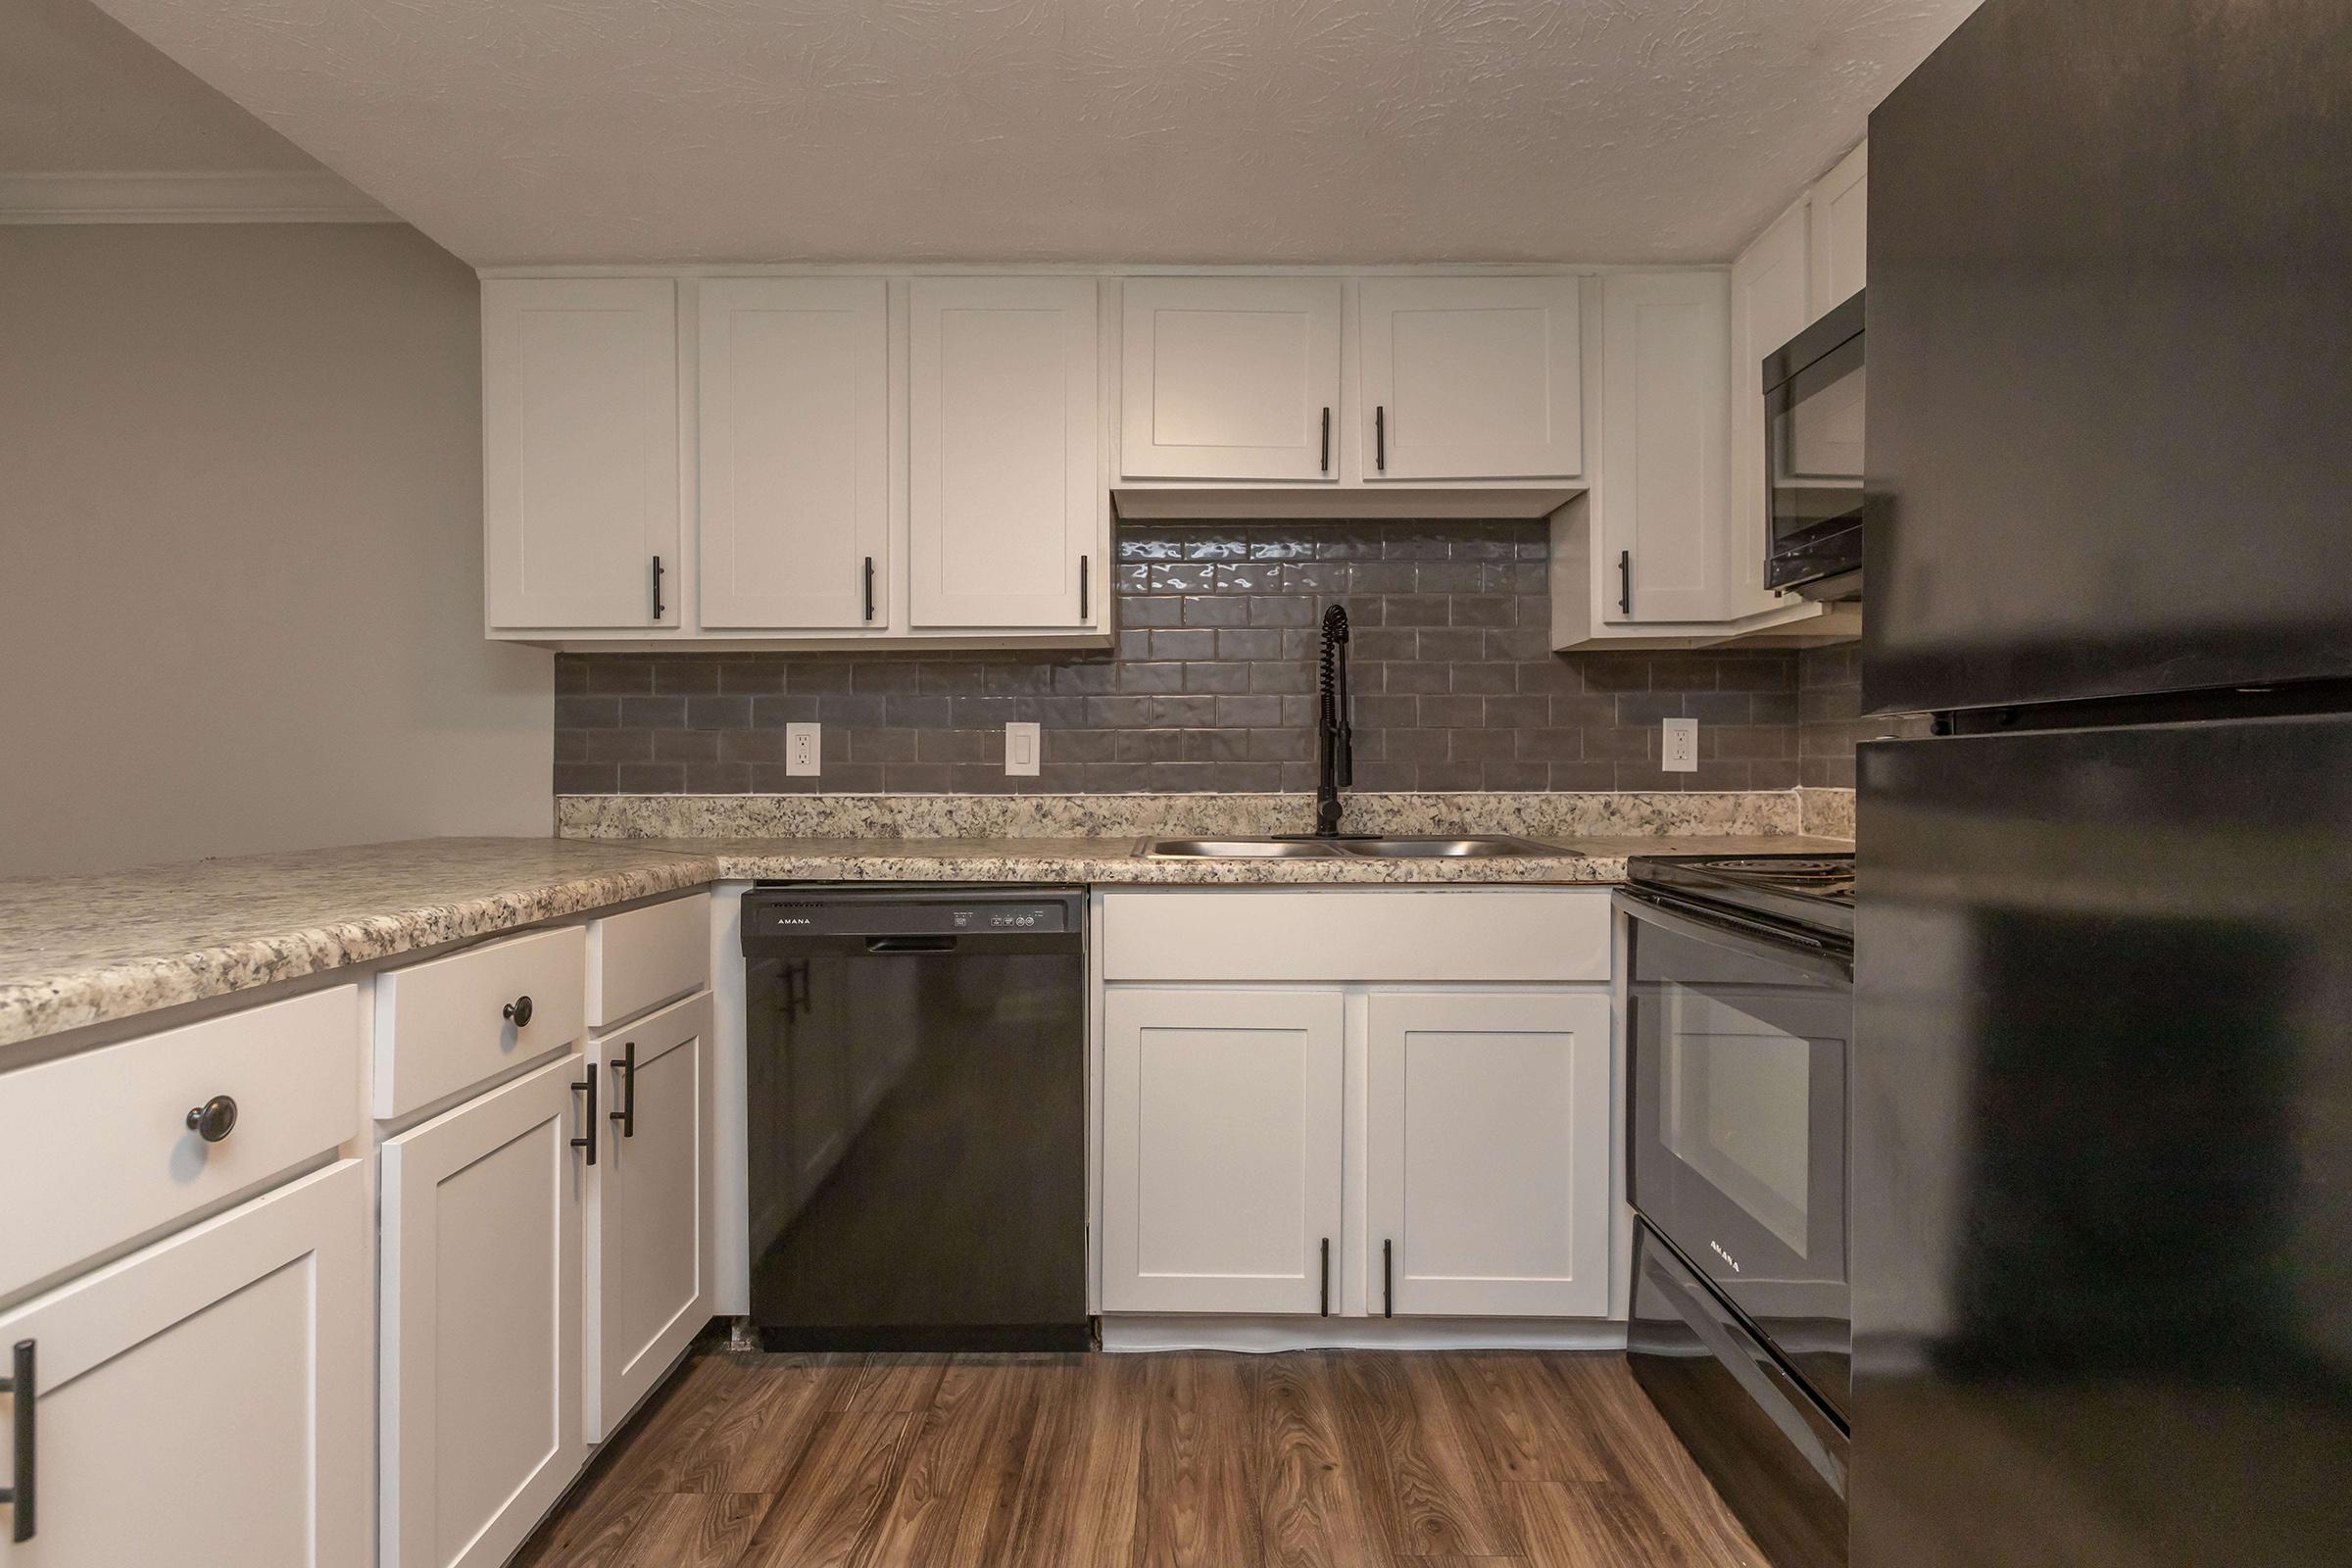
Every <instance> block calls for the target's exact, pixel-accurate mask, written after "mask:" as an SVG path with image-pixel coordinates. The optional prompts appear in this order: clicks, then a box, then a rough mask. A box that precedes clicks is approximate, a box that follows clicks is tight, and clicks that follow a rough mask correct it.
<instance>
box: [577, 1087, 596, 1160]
mask: <svg viewBox="0 0 2352 1568" xmlns="http://www.w3.org/2000/svg"><path fill="white" fill-rule="evenodd" d="M571 1087H572V1092H573V1093H574V1094H577V1093H578V1092H579V1091H581V1090H583V1089H585V1090H586V1091H588V1114H587V1115H586V1116H585V1117H584V1118H582V1120H581V1122H580V1126H581V1127H582V1128H583V1129H584V1130H585V1135H584V1136H582V1137H579V1138H574V1139H573V1140H572V1141H571V1147H572V1148H574V1149H585V1150H586V1151H588V1163H589V1164H591V1165H593V1164H595V1163H596V1069H595V1068H594V1067H590V1068H589V1069H588V1076H587V1077H585V1078H582V1079H581V1080H580V1081H579V1082H578V1083H576V1084H573V1085H572V1086H571Z"/></svg>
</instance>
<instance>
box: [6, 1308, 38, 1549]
mask: <svg viewBox="0 0 2352 1568" xmlns="http://www.w3.org/2000/svg"><path fill="white" fill-rule="evenodd" d="M10 1359H11V1360H12V1361H13V1362H14V1363H15V1365H14V1367H13V1368H12V1372H13V1375H12V1376H9V1377H5V1378H0V1394H6V1395H9V1396H11V1397H14V1398H15V1399H16V1401H17V1408H16V1429H17V1462H16V1474H15V1475H14V1476H12V1477H11V1478H10V1480H11V1483H12V1484H11V1485H9V1486H5V1487H0V1505H5V1506H8V1507H12V1508H14V1509H15V1510H16V1521H15V1524H14V1526H13V1527H12V1528H11V1530H10V1531H9V1539H10V1540H11V1541H30V1540H31V1539H32V1531H33V1525H34V1520H33V1509H32V1501H33V1498H32V1486H33V1465H32V1404H33V1399H34V1398H35V1397H37V1396H38V1394H39V1392H40V1391H39V1389H38V1388H37V1387H35V1380H34V1378H33V1375H32V1341H30V1340H19V1341H18V1342H17V1348H16V1352H15V1354H14V1355H13V1356H11V1357H10Z"/></svg>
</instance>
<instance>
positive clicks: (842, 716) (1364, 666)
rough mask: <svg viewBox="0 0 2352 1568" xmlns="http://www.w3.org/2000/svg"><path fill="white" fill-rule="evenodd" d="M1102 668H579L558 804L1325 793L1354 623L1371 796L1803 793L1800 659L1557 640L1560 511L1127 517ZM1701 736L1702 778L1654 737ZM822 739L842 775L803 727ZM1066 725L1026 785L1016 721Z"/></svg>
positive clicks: (587, 660) (667, 658) (815, 662)
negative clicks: (568, 799) (576, 800)
mask: <svg viewBox="0 0 2352 1568" xmlns="http://www.w3.org/2000/svg"><path fill="white" fill-rule="evenodd" d="M1118 548H1119V569H1118V580H1117V589H1118V595H1119V600H1118V624H1119V627H1120V631H1119V639H1118V647H1117V648H1116V649H1115V650H1114V651H1112V652H1110V653H1107V654H1020V653H1004V654H965V655H954V654H934V655H929V656H921V655H872V656H864V657H853V656H850V655H843V654H832V655H821V654H776V655H765V656H760V655H737V656H734V657H731V658H730V657H726V656H717V655H662V656H660V657H656V658H648V657H644V656H627V655H609V654H607V655H584V654H583V655H565V656H564V657H563V658H562V659H560V660H559V661H558V662H557V664H556V690H557V697H556V769H555V778H556V788H557V790H558V792H559V793H562V794H609V793H612V792H614V791H619V792H622V793H638V792H646V793H662V792H667V793H678V792H686V793H692V794H705V793H709V794H736V793H742V792H746V791H757V792H761V793H766V792H777V793H788V792H793V791H809V790H815V789H820V788H821V789H822V790H824V791H826V792H827V793H862V792H870V791H882V792H885V793H888V794H893V795H900V794H936V793H948V792H953V793H958V794H965V793H969V794H980V793H999V792H1004V791H1008V790H1015V791H1021V792H1041V791H1042V792H1061V791H1140V790H1174V791H1190V790H1239V791H1260V790H1311V789H1312V788H1313V787H1314V768H1313V764H1312V761H1311V759H1312V758H1313V756H1314V739H1313V732H1312V727H1311V726H1312V723H1313V719H1314V698H1313V696H1312V695H1311V694H1312V693H1313V691H1314V689H1315V668H1314V663H1313V655H1314V648H1315V629H1314V628H1315V621H1316V619H1317V617H1318V616H1319V615H1320V614H1321V613H1322V610H1323V607H1324V606H1325V605H1328V604H1331V603H1335V602H1336V603H1340V604H1344V605H1346V606H1347V607H1348V614H1349V616H1350V618H1351V620H1352V622H1353V641H1352V643H1351V644H1350V649H1351V651H1352V656H1353V657H1352V658H1351V660H1350V662H1349V669H1350V677H1351V691H1352V694H1353V697H1354V722H1355V762H1356V766H1355V783H1356V785H1357V786H1358V787H1359V788H1363V789H1376V790H1612V789H1614V790H1673V789H1697V790H1745V789H1758V790H1781V789H1790V788H1793V787H1795V785H1796V783H1797V782H1798V763H1797V743H1798V734H1797V660H1796V655H1794V654H1793V653H1786V652H1779V653H1776V652H1741V651H1738V650H1730V649H1727V650H1723V651H1720V652H1717V651H1700V652H1696V653H1687V654H1686V653H1655V654H1646V653H1608V654H1580V655H1574V656H1569V657H1562V656H1559V655H1555V654H1553V653H1552V652H1551V651H1550V623H1551V601H1550V598H1549V596H1548V591H1547V585H1546V572H1545V555H1546V534H1545V527H1544V523H1542V522H1540V521H1539V522H1516V523H1459V522H1450V523H1417V522H1397V523H1251V524H1238V525H1214V526H1193V527H1173V526H1130V527H1122V528H1121V529H1120V530H1119V534H1118ZM1668 716H1688V717H1693V718H1696V719H1697V720H1699V760H1700V765H1699V769H1698V771H1696V772H1694V773H1668V772H1666V771H1664V770H1663V769H1661V768H1660V767H1659V766H1658V742H1659V726H1658V720H1659V719H1661V718H1665V717H1668ZM809 719H813V720H815V721H816V722H818V723H820V724H822V725H824V726H825V733H824V773H823V775H822V777H820V778H815V779H810V778H793V777H790V776H788V775H786V773H785V771H784V725H785V724H786V723H788V722H792V721H796V720H801V721H805V720H809ZM1022 720H1034V721H1036V722H1038V723H1041V724H1043V725H1044V726H1045V734H1044V766H1043V768H1042V770H1041V771H1040V773H1039V775H1038V776H1037V777H1035V778H1019V779H1013V778H1007V777H1006V776H1005V765H1004V756H1005V753H1004V741H1005V724H1006V723H1007V722H1008V721H1022Z"/></svg>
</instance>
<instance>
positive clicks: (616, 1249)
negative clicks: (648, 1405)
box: [585, 992, 712, 1443]
mask: <svg viewBox="0 0 2352 1568" xmlns="http://www.w3.org/2000/svg"><path fill="white" fill-rule="evenodd" d="M590 1049H591V1061H592V1063H595V1064H597V1067H598V1070H600V1071H602V1072H603V1073H604V1074H605V1094H606V1097H607V1098H606V1099H605V1101H604V1105H605V1107H606V1109H605V1110H604V1116H605V1125H604V1129H603V1132H602V1134H601V1135H600V1136H601V1138H602V1140H603V1152H602V1158H600V1159H599V1160H598V1162H597V1164H596V1166H595V1167H594V1168H593V1169H592V1170H591V1171H590V1172H589V1176H588V1228H587V1242H588V1295H587V1310H588V1322H587V1347H588V1352H587V1375H588V1383H587V1391H586V1394H587V1403H586V1410H585V1418H586V1436H587V1439H588V1441H589V1442H591V1443H597V1442H602V1441H603V1440H604V1438H605V1437H606V1435H607V1434H608V1433H610V1432H611V1431H612V1429H613V1426H614V1425H615V1424H617V1423H618V1422H619V1420H620V1418H621V1417H622V1416H624V1415H626V1414H627V1413H628V1412H629V1409H630V1407H631V1406H633V1405H634V1404H636V1402H637V1401H638V1400H639V1399H640V1398H642V1397H644V1396H645V1394H646V1392H647V1391H648V1390H649V1389H651V1388H652V1387H653V1386H654V1384H655V1383H656V1382H657V1381H658V1380H659V1379H660V1378H661V1376H662V1373H663V1372H665V1371H666V1370H668V1368H669V1365H670V1363H671V1362H672V1361H674V1360H676V1359H677V1357H678V1354H679V1352H681V1351H682V1350H684V1349H685V1348H686V1346H687V1344H688V1343H689V1342H690V1341H692V1340H693V1338H694V1336H695V1334H696V1333H697V1331H699V1330H700V1329H701V1328H702V1327H703V1325H704V1323H705V1322H706V1321H707V1320H708V1319H709V1317H710V1315H711V1314H710V1311H709V1309H708V1307H707V1306H706V1304H705V1303H706V1302H707V1300H708V1299H709V1295H708V1292H709V1279H708V1275H709V1268H708V1260H709V1256H710V1243H711V1181H710V1176H709V1163H710V1162H709V1159H708V1157H707V1156H708V1154H709V1152H710V1147H711V1113H712V1105H711V994H710V993H709V992H704V993H703V994H702V995H700V996H696V997H689V998H688V999H687V1000H686V1001H684V1002H680V1003H676V1004H674V1005H670V1006H667V1007H664V1008H662V1010H661V1011H660V1012H657V1013H655V1014H653V1015H652V1016H651V1017H648V1018H646V1019H644V1020H642V1021H641V1022H639V1023H637V1024H634V1025H632V1026H631V1027H629V1028H627V1029H622V1030H618V1031H615V1032H613V1034H610V1035H607V1036H605V1037H603V1038H602V1039H600V1040H598V1041H596V1042H593V1043H592V1045H591V1048H590Z"/></svg>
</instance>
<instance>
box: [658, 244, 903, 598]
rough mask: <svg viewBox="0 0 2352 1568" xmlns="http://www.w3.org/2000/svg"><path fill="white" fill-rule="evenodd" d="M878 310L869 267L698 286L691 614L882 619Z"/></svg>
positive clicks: (881, 345)
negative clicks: (696, 584) (698, 594)
mask: <svg viewBox="0 0 2352 1568" xmlns="http://www.w3.org/2000/svg"><path fill="white" fill-rule="evenodd" d="M887 306H888V286H887V285H886V284H884V283H883V282H882V280H881V279H879V278H857V277H725V278H711V279H710V280H708V281H706V282H705V283H704V284H703V285H702V404H701V409H700V418H701V422H702V528H701V532H700V533H699V535H698V536H697V537H698V541H699V543H700V546H701V552H702V590H703V591H702V609H701V623H702V624H703V625H705V626H726V627H755V628H762V629H764V628H769V627H774V628H781V629H793V628H800V627H850V626H863V625H868V624H886V623H887V622H888V620H889V607H888V601H887V598H886V590H887V586H888V582H889V570H888V567H889V564H890V563H889V553H890V537H889V536H890V328H889V319H888V311H887Z"/></svg>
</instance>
